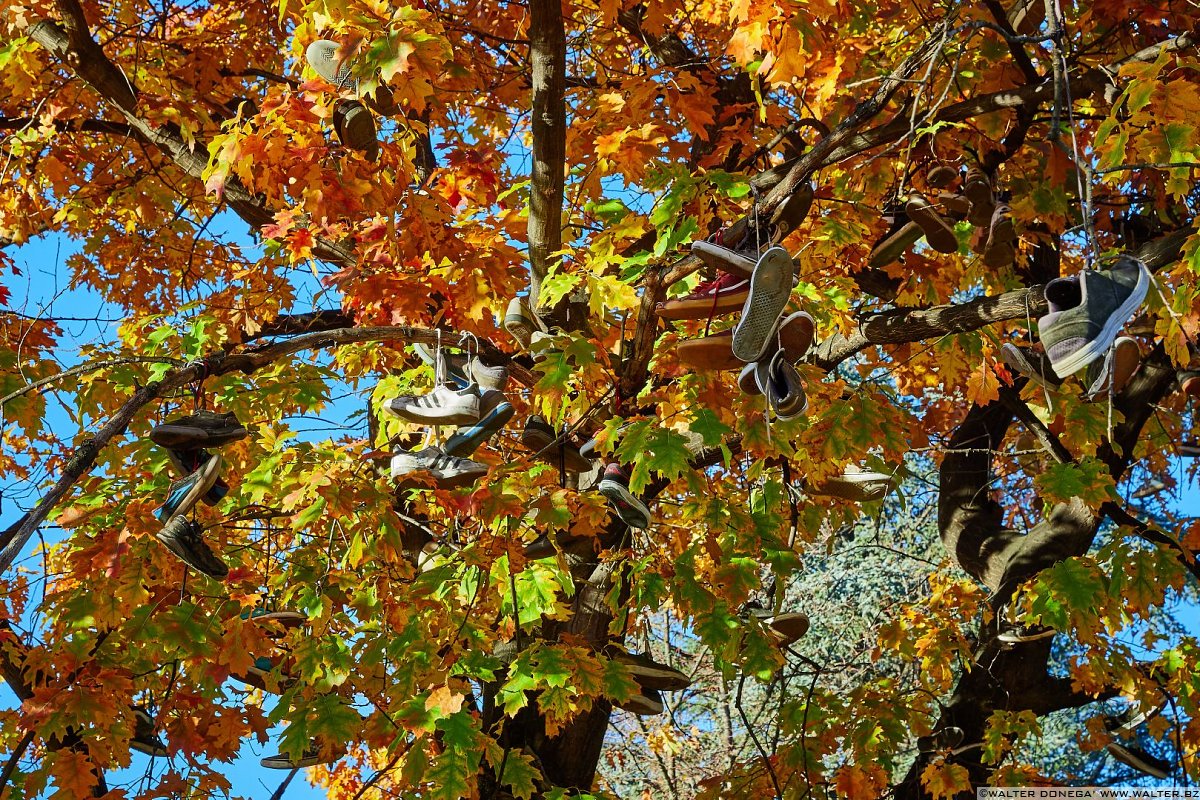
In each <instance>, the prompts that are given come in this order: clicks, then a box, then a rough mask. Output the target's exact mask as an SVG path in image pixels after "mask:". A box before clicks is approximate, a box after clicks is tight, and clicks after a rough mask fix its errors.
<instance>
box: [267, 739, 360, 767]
mask: <svg viewBox="0 0 1200 800" xmlns="http://www.w3.org/2000/svg"><path fill="white" fill-rule="evenodd" d="M345 754H346V749H345V748H344V747H340V748H333V749H331V750H324V749H323V748H322V747H321V745H320V743H318V742H317V740H316V739H313V740H312V741H311V742H310V743H309V745H308V748H307V749H306V750H305V751H304V753H303V754H302V755H301V756H300V757H299V758H292V757H290V756H287V755H285V754H283V753H277V754H275V755H273V756H267V757H266V758H264V759H262V760H260V761H259V762H258V763H259V764H261V765H262V766H263V767H266V768H267V769H304V768H305V767H315V766H316V765H317V764H333V763H334V762H336V761H338V760H340V759H341V757H342V756H344V755H345Z"/></svg>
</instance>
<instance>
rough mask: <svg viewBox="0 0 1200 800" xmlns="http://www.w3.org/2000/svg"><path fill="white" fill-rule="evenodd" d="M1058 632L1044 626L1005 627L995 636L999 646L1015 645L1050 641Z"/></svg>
mask: <svg viewBox="0 0 1200 800" xmlns="http://www.w3.org/2000/svg"><path fill="white" fill-rule="evenodd" d="M1056 633H1058V631H1056V630H1054V628H1048V627H1046V626H1045V625H1007V626H1005V628H1004V629H1003V630H1002V631H1000V633H998V634H997V635H996V641H998V642H1000V643H1001V644H1007V645H1016V644H1026V643H1027V642H1040V641H1041V640H1043V639H1051V638H1053V637H1054V635H1055V634H1056Z"/></svg>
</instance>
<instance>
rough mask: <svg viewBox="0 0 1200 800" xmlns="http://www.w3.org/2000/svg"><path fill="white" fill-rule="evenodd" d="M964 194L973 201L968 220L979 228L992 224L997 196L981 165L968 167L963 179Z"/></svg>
mask: <svg viewBox="0 0 1200 800" xmlns="http://www.w3.org/2000/svg"><path fill="white" fill-rule="evenodd" d="M963 194H964V195H966V198H967V199H968V200H970V201H971V212H970V214H969V215H968V216H967V221H968V222H970V223H971V224H972V225H974V226H975V227H977V228H982V227H984V226H986V225H990V224H991V221H992V214H993V213H994V212H995V210H996V196H995V195H994V194H993V193H992V182H991V180H990V179H989V178H988V176H987V173H985V172H984V171H983V170H982V169H980V168H979V167H975V166H972V167H967V177H966V179H965V180H964V181H963Z"/></svg>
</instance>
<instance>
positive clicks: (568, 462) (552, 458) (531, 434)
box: [521, 414, 592, 473]
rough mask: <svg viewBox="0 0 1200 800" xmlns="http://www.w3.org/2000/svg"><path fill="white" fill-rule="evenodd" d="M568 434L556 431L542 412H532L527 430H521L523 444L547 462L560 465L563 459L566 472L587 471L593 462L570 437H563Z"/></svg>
mask: <svg viewBox="0 0 1200 800" xmlns="http://www.w3.org/2000/svg"><path fill="white" fill-rule="evenodd" d="M566 435H567V434H565V433H563V434H561V435H560V434H559V433H558V432H557V431H555V430H554V427H553V426H552V425H550V423H548V422H546V419H545V418H544V417H543V416H541V415H540V414H532V415H530V417H529V419H528V420H526V422H525V430H523V431H522V432H521V444H523V445H524V446H525V448H526V449H528V450H530V451H531V452H533V454H534V456H535V457H536V458H538V459H540V460H541V461H545V462H546V463H547V464H550V465H552V466H558V464H559V461H562V465H563V470H564V471H566V472H572V473H579V472H587V471H588V470H589V469H591V468H592V462H591V461H590V460H589V459H587V458H585V457H584V456H583V455H582V454H581V453H580V451H579V448H577V447H575V445H574V444H572V443H571V442H570V440H569V439H564V438H562V437H564V436H566Z"/></svg>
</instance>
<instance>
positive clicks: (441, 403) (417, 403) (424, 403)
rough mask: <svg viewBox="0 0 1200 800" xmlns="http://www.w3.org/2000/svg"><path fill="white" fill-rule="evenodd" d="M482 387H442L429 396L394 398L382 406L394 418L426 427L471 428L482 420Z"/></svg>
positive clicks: (443, 385)
mask: <svg viewBox="0 0 1200 800" xmlns="http://www.w3.org/2000/svg"><path fill="white" fill-rule="evenodd" d="M479 401H480V397H479V387H478V386H476V385H475V384H471V385H470V386H468V387H466V388H465V389H452V388H451V387H450V386H447V385H446V384H440V385H438V386H437V387H435V388H434V389H433V391H431V392H429V393H428V394H423V395H420V396H413V395H404V396H401V397H393V398H392V399H391V400H388V401H387V402H385V403H384V404H383V409H384V411H386V412H388V413H389V414H391V415H392V416H393V417H399V418H400V419H404V420H408V421H409V422H421V423H424V424H426V425H470V424H471V423H473V422H478V421H479V417H480V406H479Z"/></svg>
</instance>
